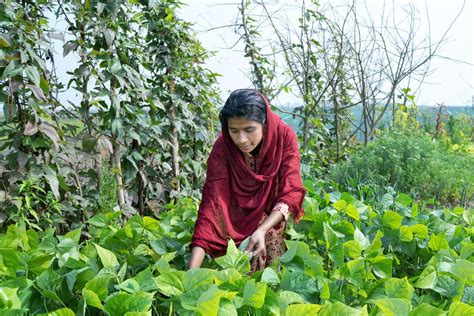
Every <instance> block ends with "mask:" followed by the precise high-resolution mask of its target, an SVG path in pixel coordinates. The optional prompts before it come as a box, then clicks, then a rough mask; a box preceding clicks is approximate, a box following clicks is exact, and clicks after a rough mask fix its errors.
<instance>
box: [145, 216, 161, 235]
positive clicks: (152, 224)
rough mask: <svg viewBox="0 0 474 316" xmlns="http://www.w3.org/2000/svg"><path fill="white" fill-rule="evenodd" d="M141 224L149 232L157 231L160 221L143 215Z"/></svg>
mask: <svg viewBox="0 0 474 316" xmlns="http://www.w3.org/2000/svg"><path fill="white" fill-rule="evenodd" d="M143 226H144V227H145V229H147V230H149V231H151V232H157V231H158V230H159V229H160V221H158V220H156V219H154V218H152V217H149V216H144V217H143Z"/></svg>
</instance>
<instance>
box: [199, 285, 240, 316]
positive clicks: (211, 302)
mask: <svg viewBox="0 0 474 316" xmlns="http://www.w3.org/2000/svg"><path fill="white" fill-rule="evenodd" d="M236 294H237V292H228V291H222V290H220V289H218V288H217V285H215V284H214V285H212V286H211V287H210V288H209V289H208V290H207V291H206V292H204V293H203V294H202V295H201V296H200V297H199V299H198V301H197V304H196V312H197V314H198V315H205V316H208V315H217V313H218V310H219V303H220V300H221V298H226V299H228V300H231V299H233V298H234V296H235V295H236Z"/></svg>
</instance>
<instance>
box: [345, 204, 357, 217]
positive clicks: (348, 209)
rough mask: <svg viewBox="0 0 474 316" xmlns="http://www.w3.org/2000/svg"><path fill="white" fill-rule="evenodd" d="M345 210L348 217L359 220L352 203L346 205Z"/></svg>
mask: <svg viewBox="0 0 474 316" xmlns="http://www.w3.org/2000/svg"><path fill="white" fill-rule="evenodd" d="M345 212H346V214H347V215H348V216H349V217H351V218H353V219H355V220H356V221H358V220H360V216H359V211H358V210H357V208H356V207H355V206H354V205H352V204H349V205H347V207H346V209H345Z"/></svg>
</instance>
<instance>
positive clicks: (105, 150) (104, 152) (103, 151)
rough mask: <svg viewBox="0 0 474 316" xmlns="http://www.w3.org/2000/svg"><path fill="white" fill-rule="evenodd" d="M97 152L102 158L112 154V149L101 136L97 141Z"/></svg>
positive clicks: (108, 141) (106, 138) (108, 142)
mask: <svg viewBox="0 0 474 316" xmlns="http://www.w3.org/2000/svg"><path fill="white" fill-rule="evenodd" d="M97 150H98V151H99V153H100V155H101V156H102V157H107V156H108V155H109V154H113V152H114V148H113V146H112V143H111V142H110V140H109V138H108V137H107V136H104V135H102V136H101V137H100V138H99V139H98V141H97Z"/></svg>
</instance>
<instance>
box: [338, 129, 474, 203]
mask: <svg viewBox="0 0 474 316" xmlns="http://www.w3.org/2000/svg"><path fill="white" fill-rule="evenodd" d="M445 142H447V143H449V140H446V141H445ZM450 146H451V145H450ZM458 148H459V145H458ZM459 151H460V150H457V151H452V150H450V149H449V148H447V147H446V146H445V145H444V143H443V142H440V141H438V140H436V139H435V140H433V139H432V138H431V137H430V136H428V135H425V134H422V133H413V132H399V131H389V132H386V133H383V134H382V135H381V136H379V137H377V139H375V140H374V141H373V142H371V143H369V144H368V145H367V147H364V148H361V149H360V150H359V151H357V152H355V153H354V154H353V155H352V156H351V157H350V158H349V160H348V161H347V162H344V163H341V164H338V165H336V166H335V167H334V169H333V172H332V174H331V178H332V179H333V180H334V181H335V182H337V183H339V184H341V185H343V186H344V187H346V188H361V187H363V186H368V187H374V188H376V187H381V188H383V187H386V186H393V187H394V188H395V189H396V190H397V191H399V192H405V193H409V194H411V195H412V196H413V197H415V198H418V199H424V200H426V199H429V198H436V200H438V201H441V202H442V203H444V204H446V203H448V204H449V203H450V204H457V203H461V204H464V205H468V204H469V203H472V202H473V201H474V177H473V176H472V175H473V174H474V155H470V154H466V153H462V152H459Z"/></svg>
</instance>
